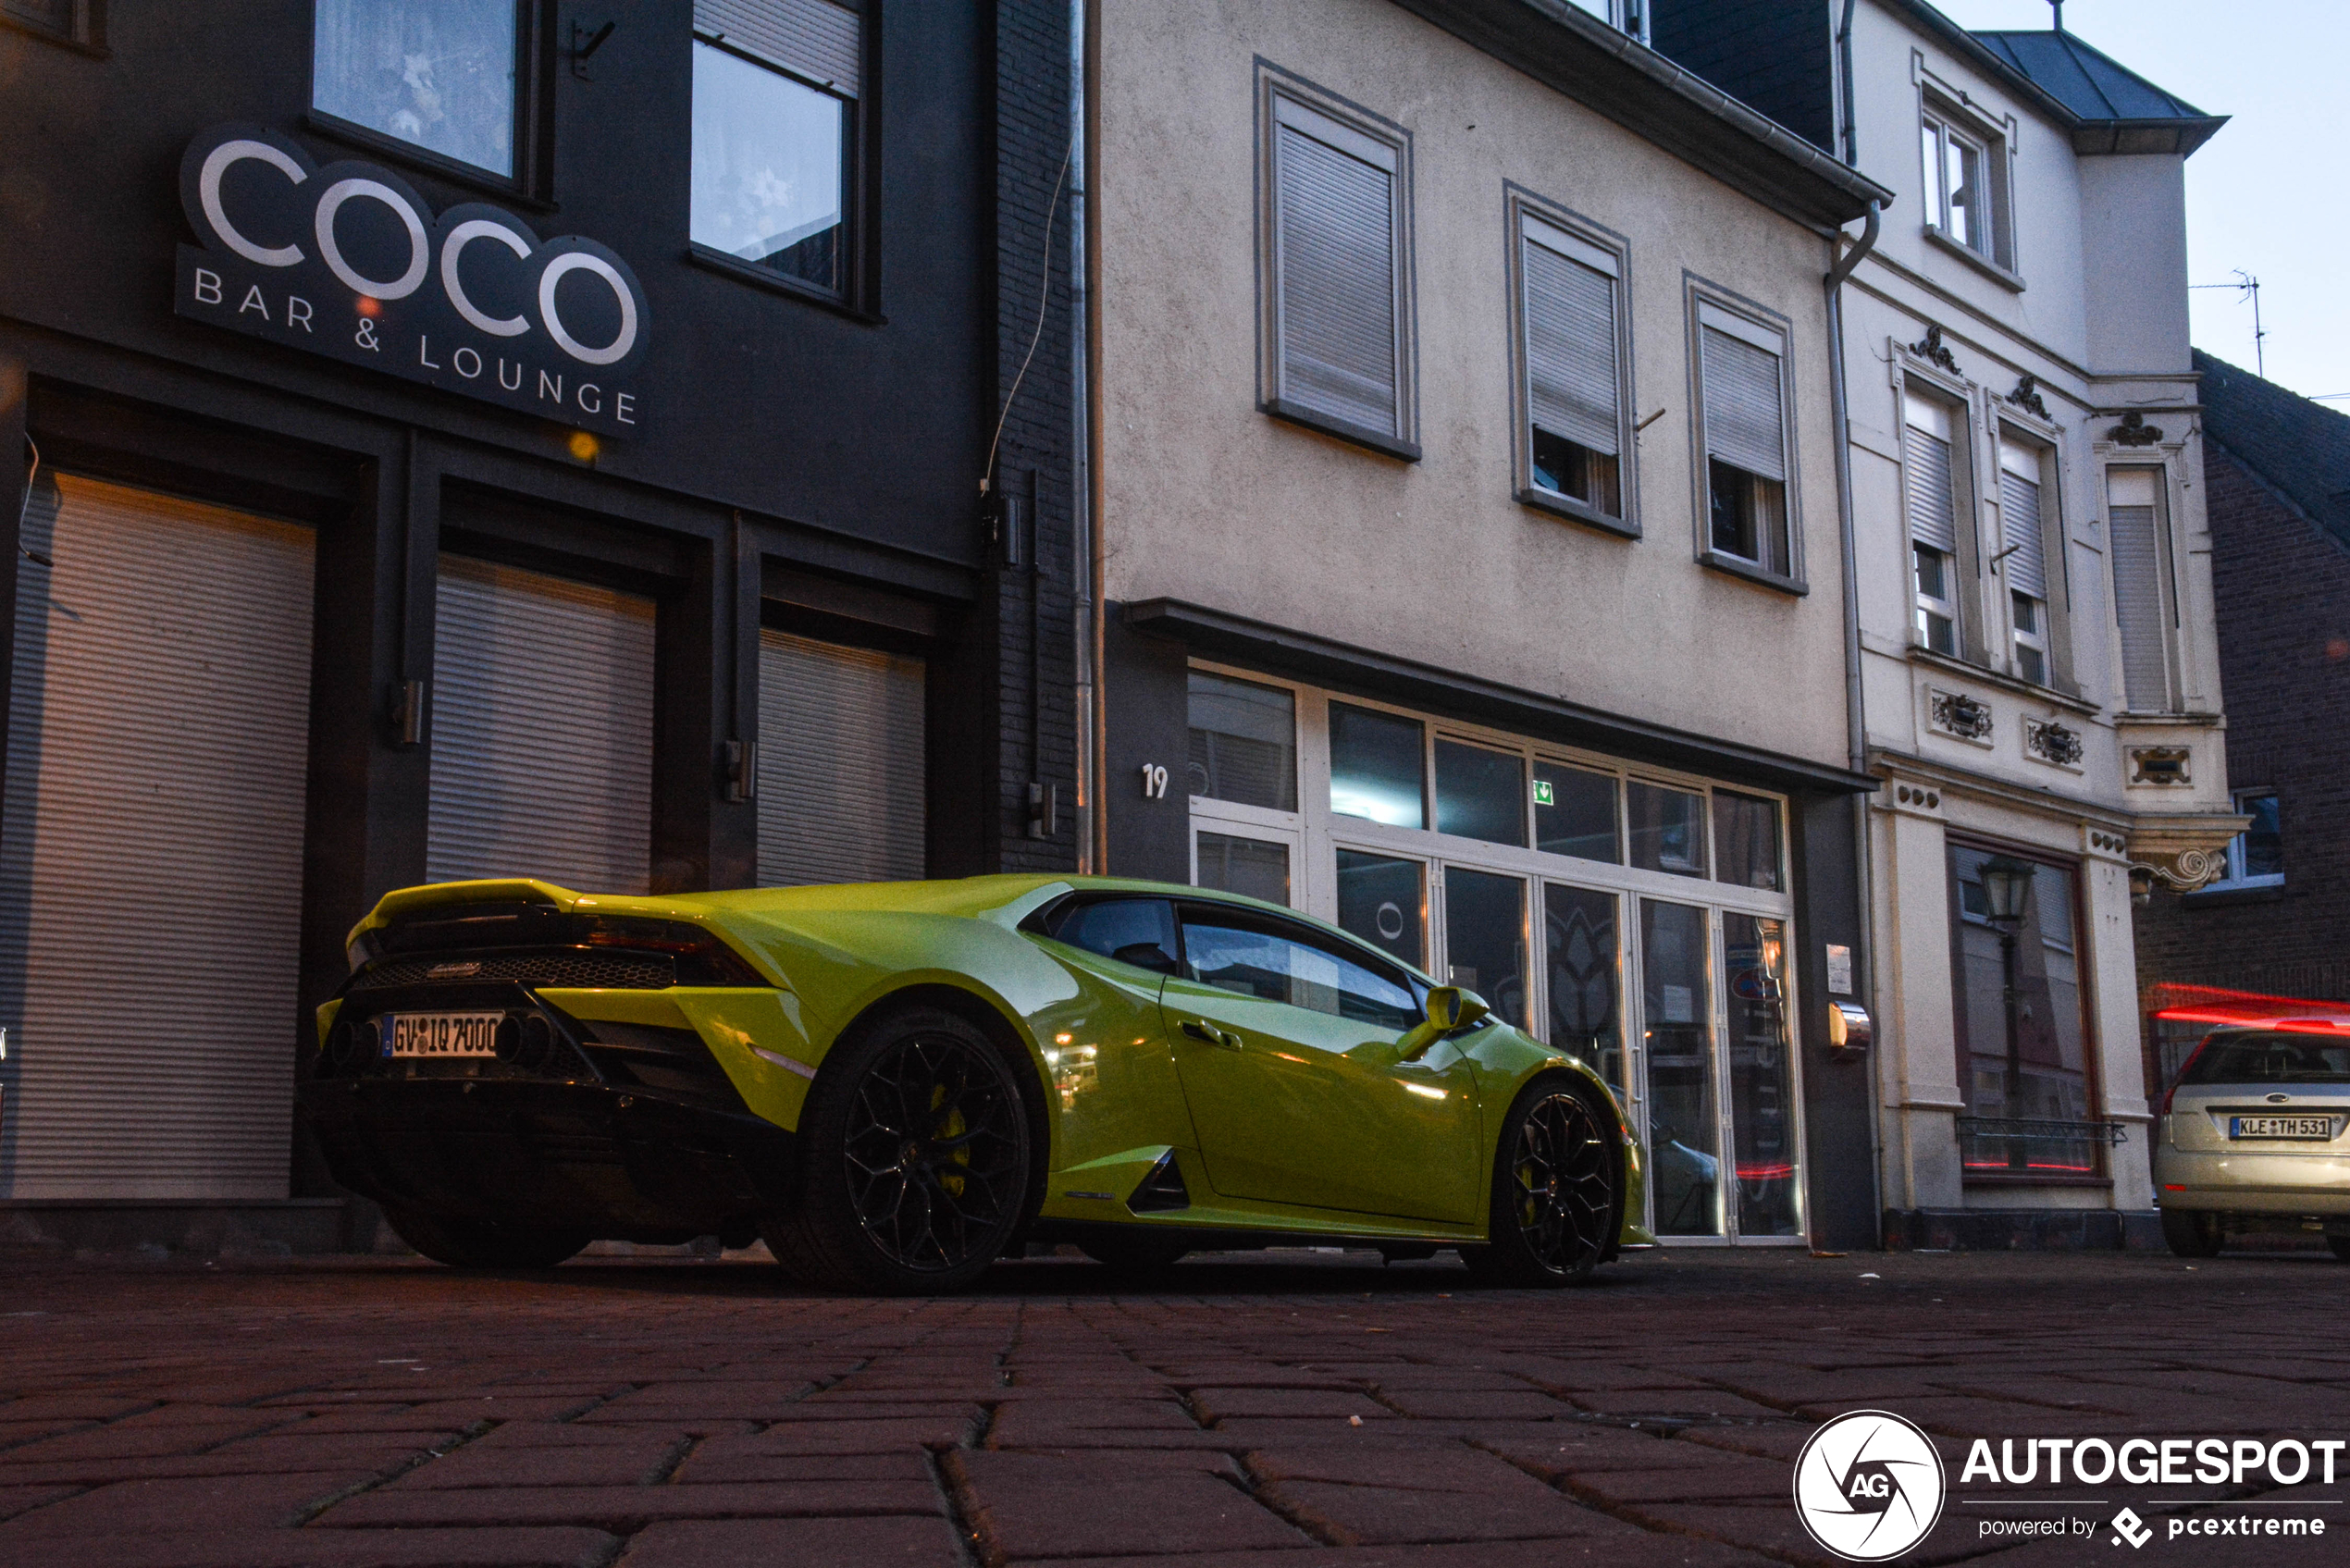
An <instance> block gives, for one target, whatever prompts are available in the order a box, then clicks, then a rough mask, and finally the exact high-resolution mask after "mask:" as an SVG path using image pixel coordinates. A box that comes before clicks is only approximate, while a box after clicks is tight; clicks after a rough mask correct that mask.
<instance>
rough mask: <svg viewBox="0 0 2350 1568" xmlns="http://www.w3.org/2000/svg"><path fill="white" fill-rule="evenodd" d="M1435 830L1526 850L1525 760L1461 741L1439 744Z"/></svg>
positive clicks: (1437, 752)
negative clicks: (1465, 744)
mask: <svg viewBox="0 0 2350 1568" xmlns="http://www.w3.org/2000/svg"><path fill="white" fill-rule="evenodd" d="M1436 831H1437V832H1438V833H1458V834H1459V835H1460V836H1461V837H1463V838H1481V839H1483V840H1485V842H1486V843H1488V844H1514V845H1516V846H1518V847H1519V848H1521V849H1522V848H1524V847H1525V846H1526V761H1525V759H1523V758H1521V757H1518V756H1516V755H1515V754H1514V753H1512V752H1507V751H1489V750H1487V749H1486V748H1485V747H1481V746H1463V745H1462V744H1461V743H1460V742H1459V741H1455V740H1443V739H1439V740H1438V741H1437V743H1436Z"/></svg>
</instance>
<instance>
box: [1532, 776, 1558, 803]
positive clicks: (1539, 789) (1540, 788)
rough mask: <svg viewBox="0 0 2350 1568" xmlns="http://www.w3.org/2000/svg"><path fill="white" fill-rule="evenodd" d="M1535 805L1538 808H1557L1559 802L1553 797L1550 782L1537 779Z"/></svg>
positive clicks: (1535, 782)
mask: <svg viewBox="0 0 2350 1568" xmlns="http://www.w3.org/2000/svg"><path fill="white" fill-rule="evenodd" d="M1534 804H1535V805H1537V806H1555V805H1557V804H1558V802H1557V801H1556V800H1555V799H1553V798H1552V795H1551V781H1550V780H1548V779H1536V780H1535V781H1534Z"/></svg>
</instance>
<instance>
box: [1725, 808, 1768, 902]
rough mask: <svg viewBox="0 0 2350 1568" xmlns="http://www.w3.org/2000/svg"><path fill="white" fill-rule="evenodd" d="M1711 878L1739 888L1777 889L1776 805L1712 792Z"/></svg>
mask: <svg viewBox="0 0 2350 1568" xmlns="http://www.w3.org/2000/svg"><path fill="white" fill-rule="evenodd" d="M1713 875H1714V879H1715V880H1716V881H1718V882H1727V883H1737V884H1738V886H1740V887H1763V888H1768V889H1770V890H1771V891H1772V892H1774V893H1775V892H1777V891H1778V887H1779V803H1778V802H1777V801H1775V800H1757V799H1755V798H1754V797H1753V796H1746V795H1733V794H1731V793H1730V792H1729V791H1728V790H1725V789H1717V790H1715V791H1714V792H1713Z"/></svg>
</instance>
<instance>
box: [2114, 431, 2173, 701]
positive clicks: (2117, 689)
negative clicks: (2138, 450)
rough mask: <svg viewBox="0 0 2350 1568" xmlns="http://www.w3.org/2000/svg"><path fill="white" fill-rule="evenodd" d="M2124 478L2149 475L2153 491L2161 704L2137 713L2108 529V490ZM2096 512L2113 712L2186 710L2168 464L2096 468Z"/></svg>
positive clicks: (2118, 461)
mask: <svg viewBox="0 0 2350 1568" xmlns="http://www.w3.org/2000/svg"><path fill="white" fill-rule="evenodd" d="M2124 473H2129V474H2138V475H2148V476H2149V479H2150V483H2151V484H2152V486H2153V490H2154V502H2153V511H2154V517H2153V531H2154V533H2153V537H2154V566H2153V571H2154V577H2155V598H2156V601H2157V620H2158V625H2157V628H2156V629H2157V631H2158V634H2159V636H2160V637H2161V644H2162V672H2163V673H2162V679H2163V698H2162V705H2161V706H2160V707H2158V708H2140V707H2136V706H2134V705H2133V704H2132V703H2131V701H2130V685H2129V676H2128V656H2127V654H2126V652H2124V650H2123V647H2122V642H2121V581H2120V576H2119V573H2120V568H2121V553H2120V551H2119V549H2117V548H2116V545H2115V541H2114V537H2113V534H2114V529H2113V509H2114V507H2115V505H2116V504H2134V503H2117V502H2116V501H2115V500H2114V499H2113V485H2114V479H2115V476H2116V475H2121V474H2124ZM2097 480H2098V487H2097V488H2098V500H2099V507H2100V510H2101V512H2103V515H2104V521H2105V545H2106V576H2107V584H2106V586H2107V591H2108V606H2109V610H2110V611H2111V612H2112V615H2113V621H2112V626H2113V638H2114V640H2113V648H2114V651H2115V652H2116V653H2117V654H2119V655H2121V658H2120V659H2119V660H2118V661H2117V662H2116V663H2115V665H2114V668H2113V692H2112V698H2113V708H2114V710H2115V711H2116V712H2120V713H2158V714H2166V715H2168V714H2175V713H2179V712H2183V711H2184V710H2185V705H2186V692H2185V686H2186V667H2185V650H2184V648H2182V647H2181V645H2180V632H2181V629H2182V628H2181V626H2180V611H2179V578H2178V571H2179V568H2178V543H2177V541H2176V540H2175V539H2173V538H2172V537H2171V518H2172V517H2173V515H2174V514H2175V513H2174V511H2173V508H2172V505H2171V465H2170V464H2169V463H2166V462H2164V461H2162V459H2161V458H2159V457H2155V458H2150V459H2148V458H2121V457H2116V458H2115V459H2113V460H2112V461H2110V462H2108V463H2103V464H2101V465H2100V467H2099V471H2098V475H2097Z"/></svg>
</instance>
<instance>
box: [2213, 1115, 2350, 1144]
mask: <svg viewBox="0 0 2350 1568" xmlns="http://www.w3.org/2000/svg"><path fill="white" fill-rule="evenodd" d="M2228 1136H2229V1137H2231V1138H2305V1139H2318V1140H2321V1141H2322V1140H2329V1139H2331V1138H2332V1137H2333V1117H2329V1116H2317V1117H2230V1118H2229V1119H2228Z"/></svg>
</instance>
